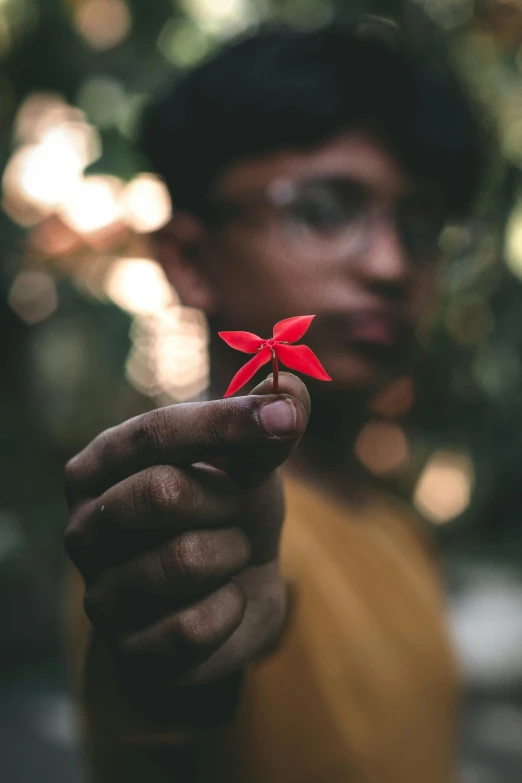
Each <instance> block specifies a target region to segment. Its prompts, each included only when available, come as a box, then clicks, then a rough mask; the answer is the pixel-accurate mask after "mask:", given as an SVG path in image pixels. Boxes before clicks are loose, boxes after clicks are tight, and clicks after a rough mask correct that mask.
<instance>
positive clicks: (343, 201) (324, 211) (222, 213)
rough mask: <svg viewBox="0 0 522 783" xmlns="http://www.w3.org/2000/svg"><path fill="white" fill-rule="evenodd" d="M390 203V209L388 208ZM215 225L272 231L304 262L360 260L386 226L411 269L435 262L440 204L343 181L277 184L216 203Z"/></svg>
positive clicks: (424, 195) (427, 195)
mask: <svg viewBox="0 0 522 783" xmlns="http://www.w3.org/2000/svg"><path fill="white" fill-rule="evenodd" d="M392 201H393V203H392ZM214 206H215V214H216V217H217V219H218V220H219V221H230V220H243V221H247V222H249V223H252V224H257V225H259V224H260V223H262V224H263V225H264V227H265V228H266V227H267V226H271V227H272V228H276V229H277V230H278V232H279V234H280V237H281V238H282V239H283V240H284V241H285V242H286V243H288V246H289V248H291V249H293V250H294V252H296V253H299V254H300V255H301V256H302V257H303V258H307V257H310V256H312V257H314V258H318V257H328V258H330V257H332V256H339V255H354V256H355V255H360V254H364V253H365V252H367V251H368V250H369V249H370V248H371V245H372V242H373V241H374V238H375V236H376V232H378V231H379V230H380V229H382V227H383V226H384V225H386V226H387V227H388V228H392V229H393V230H394V231H395V232H396V236H397V237H398V239H399V241H400V243H401V245H402V247H403V249H404V252H405V253H406V254H407V256H408V258H409V260H410V261H411V262H412V263H413V264H415V265H422V264H425V263H429V262H430V261H433V260H434V259H436V258H437V257H438V250H439V247H438V243H439V237H440V234H441V232H442V229H443V227H444V209H443V204H442V202H441V201H440V199H438V198H437V197H436V196H435V194H432V193H431V192H426V193H424V192H422V193H416V194H412V195H408V196H404V197H402V198H400V199H395V200H392V199H390V198H384V197H383V196H381V195H380V194H378V193H376V192H375V191H373V190H372V189H371V188H369V187H368V186H366V185H365V184H363V183H361V182H358V181H354V180H351V179H348V178H345V177H333V178H325V179H315V180H308V181H303V182H292V181H290V180H284V179H280V180H276V181H274V182H273V183H272V184H271V185H270V186H269V187H268V188H267V189H266V191H264V192H263V193H259V194H250V195H248V196H246V197H245V198H244V199H242V200H240V199H239V198H238V199H237V200H234V201H232V200H227V199H219V198H218V199H216V200H215V204H214Z"/></svg>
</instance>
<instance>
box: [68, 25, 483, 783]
mask: <svg viewBox="0 0 522 783" xmlns="http://www.w3.org/2000/svg"><path fill="white" fill-rule="evenodd" d="M383 29H385V32H386V35H384V36H382V35H381V34H380V32H379V28H377V29H373V28H372V29H369V27H368V26H367V25H362V26H357V25H353V26H350V27H346V26H340V25H331V26H328V27H326V28H324V29H322V30H320V31H317V32H313V33H307V34H302V33H295V32H289V31H268V32H263V33H259V34H258V35H256V36H254V37H253V38H251V39H248V40H245V41H242V42H240V43H236V44H234V45H231V46H229V47H228V48H226V49H225V50H223V51H222V52H221V53H220V54H219V55H218V56H217V57H216V58H215V59H214V60H213V61H211V62H208V63H206V64H204V65H203V66H201V67H200V68H198V69H197V70H195V71H194V72H193V73H191V74H190V75H189V76H187V77H186V79H185V80H184V82H183V83H182V84H180V85H178V86H177V87H175V88H174V89H173V90H172V91H170V92H169V93H167V94H166V95H165V96H164V97H163V98H162V99H160V100H159V101H158V102H157V103H156V104H155V105H154V106H153V107H152V108H151V109H150V111H149V112H148V115H147V116H146V118H145V122H144V133H143V139H144V150H145V152H146V153H147V155H148V156H149V158H150V160H151V161H152V163H153V164H154V166H155V168H156V169H157V170H158V171H159V172H160V173H161V174H162V175H163V176H164V178H165V180H166V182H167V184H168V186H169V189H170V192H171V195H172V199H173V203H174V206H175V212H174V217H173V219H172V221H171V223H170V224H169V225H168V226H167V227H166V228H165V229H164V230H163V231H161V232H160V234H159V235H158V236H157V237H156V251H157V257H158V259H159V260H160V261H161V263H162V264H163V266H164V269H165V271H166V273H167V275H168V277H169V279H170V280H171V281H172V284H173V286H174V287H175V288H176V290H177V292H178V293H179V295H180V297H181V299H182V301H183V302H184V303H185V304H187V305H190V306H193V307H198V308H201V309H202V310H204V311H205V313H206V314H207V316H208V319H209V323H210V326H211V332H212V338H211V359H212V397H213V398H214V399H213V401H210V402H200V403H194V404H184V405H178V406H173V407H170V408H166V409H162V410H156V411H153V412H151V413H149V414H146V415H144V416H140V417H138V418H136V419H134V420H131V421H128V422H126V423H124V424H122V425H121V426H119V427H115V428H113V429H111V430H109V431H107V432H105V433H103V434H102V435H100V436H99V437H98V438H97V439H96V440H95V441H94V442H93V443H91V444H90V445H89V446H88V447H87V448H86V449H85V450H84V451H83V452H82V453H81V454H80V455H79V456H77V457H75V458H74V459H73V460H72V461H71V462H70V464H69V465H68V469H67V475H68V492H69V499H70V503H71V508H72V516H71V522H70V524H69V527H68V530H67V533H66V545H67V549H68V552H69V554H70V556H71V558H72V560H73V562H74V563H75V565H76V566H77V569H78V571H79V572H80V573H81V576H82V577H83V580H84V582H85V585H86V592H85V609H86V614H87V616H88V618H89V621H90V623H87V622H86V621H84V619H83V614H82V609H81V598H82V594H83V585H82V587H80V586H79V585H77V587H76V588H75V592H74V593H73V595H72V597H73V604H74V605H73V618H74V621H75V622H76V625H75V626H74V628H73V634H72V635H73V643H74V645H75V664H76V667H77V675H78V680H79V682H80V683H81V686H82V698H83V702H84V705H85V715H86V725H87V737H88V745H89V750H90V758H91V764H92V769H93V771H94V779H95V780H96V781H109V780H110V781H116V780H118V781H135V780H136V781H138V780H139V781H142V780H143V781H145V780H147V783H148V782H149V781H150V782H151V783H153V781H163V780H169V781H181V780H199V781H205V782H206V781H238V782H239V781H241V782H242V783H246V782H247V781H248V783H279V782H281V783H283V781H284V783H312V782H314V783H315V781H331V782H333V781H346V782H347V783H348V782H349V783H352V781H365V783H384V782H386V783H420V782H421V781H422V783H446V782H448V783H449V781H450V780H453V775H454V771H455V770H454V761H455V759H454V746H455V743H456V734H457V730H456V718H457V691H458V688H457V678H456V675H455V671H454V664H453V660H452V655H451V649H450V645H449V644H448V640H447V638H446V631H445V626H444V608H443V600H442V597H441V590H440V586H439V581H438V576H437V573H436V569H435V567H434V565H433V563H432V562H431V557H430V551H429V547H428V546H427V544H426V541H425V540H424V538H423V534H422V533H421V531H420V530H419V528H418V526H417V521H416V520H415V519H414V518H413V517H412V515H411V514H409V513H408V512H407V511H406V509H405V508H404V507H402V506H401V505H399V504H398V503H396V502H395V501H393V500H392V499H390V498H383V497H382V496H380V495H378V494H377V493H376V492H375V491H374V490H372V489H371V488H370V487H369V485H368V483H367V481H366V480H365V479H364V478H363V476H362V475H361V473H360V472H359V471H358V470H357V468H356V467H355V464H354V461H353V460H352V456H351V455H352V452H353V444H354V439H355V437H356V435H357V432H358V431H359V429H360V427H361V425H362V423H363V421H364V418H365V415H366V414H365V410H366V406H367V402H368V400H369V399H370V398H371V397H372V396H373V395H374V394H375V392H376V391H378V390H379V389H381V388H382V387H383V386H384V385H385V384H386V383H387V382H388V381H389V380H390V379H393V378H394V377H396V376H398V375H400V374H402V373H404V372H407V371H408V370H410V369H411V366H412V361H413V359H414V356H415V349H416V333H417V330H418V328H419V325H420V324H421V322H422V319H423V316H424V315H425V313H426V311H427V310H428V308H429V307H430V305H431V304H432V302H433V299H434V297H435V294H436V290H437V278H438V272H439V251H438V238H439V234H440V231H441V229H442V227H443V225H444V223H445V222H446V221H447V220H448V219H449V218H455V217H458V216H461V215H464V214H466V211H467V210H468V208H469V205H470V202H471V199H472V196H473V193H474V191H475V188H476V184H477V181H478V176H479V168H480V159H481V155H480V140H479V132H478V128H477V125H476V123H475V120H474V118H473V114H472V112H471V110H470V108H469V106H468V104H467V102H466V100H465V99H464V97H463V95H462V93H461V90H460V88H459V87H458V85H457V83H456V81H455V80H454V78H453V77H452V76H451V74H450V73H449V72H448V71H447V69H446V68H445V67H444V65H443V63H442V62H439V61H437V62H435V63H434V64H433V65H428V63H427V58H426V61H425V60H424V59H423V58H418V57H417V56H416V55H415V54H414V53H413V50H412V49H410V47H409V46H408V45H407V44H406V43H405V42H404V41H402V40H401V39H400V37H399V36H397V37H396V38H395V39H394V40H393V41H390V40H389V35H388V28H383ZM303 314H316V318H315V320H314V322H313V325H312V328H311V329H310V331H309V333H308V334H307V342H308V344H309V345H310V347H311V348H312V349H314V351H315V352H316V353H317V355H318V356H319V358H320V359H321V361H322V362H323V364H324V366H325V367H326V369H327V371H328V372H329V374H330V375H331V376H332V378H333V381H332V382H331V383H324V384H321V383H320V382H311V383H310V384H309V390H310V394H309V393H308V391H307V389H306V388H305V386H304V385H303V383H302V382H301V381H300V380H298V379H297V378H296V377H294V376H292V375H289V374H283V375H282V376H281V379H280V392H279V394H277V395H274V394H272V381H271V379H270V378H268V379H267V380H264V381H261V383H260V384H259V385H258V386H257V387H256V388H255V389H253V391H251V393H250V395H248V396H240V397H235V398H232V399H227V400H223V399H220V398H221V397H222V395H223V393H224V391H225V389H226V386H227V385H228V382H229V381H230V379H231V377H232V374H233V373H234V371H235V370H237V369H238V367H239V366H240V364H241V362H242V360H243V359H244V358H245V357H244V355H241V354H237V353H235V352H234V351H232V350H231V349H230V348H228V347H227V346H226V345H225V344H224V343H222V342H221V341H220V340H219V339H218V338H217V331H218V330H229V329H240V330H248V331H252V332H255V333H256V334H259V335H261V336H263V337H268V336H270V335H271V332H272V327H273V325H274V324H275V323H276V321H278V320H281V319H284V318H287V317H290V316H295V315H303ZM308 336H309V339H308ZM310 398H311V399H312V410H313V413H312V417H311V420H310V421H309V422H308V418H309V414H310ZM283 463H286V469H285V479H284V485H283V481H282V478H281V473H280V472H279V470H278V468H279V467H280V466H282V465H283ZM285 502H286V514H285ZM283 521H285V525H284V528H283ZM281 533H282V535H281Z"/></svg>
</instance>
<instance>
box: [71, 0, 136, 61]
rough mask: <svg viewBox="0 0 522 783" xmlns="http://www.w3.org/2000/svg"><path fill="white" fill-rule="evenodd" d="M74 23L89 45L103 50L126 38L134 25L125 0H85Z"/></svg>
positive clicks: (77, 12)
mask: <svg viewBox="0 0 522 783" xmlns="http://www.w3.org/2000/svg"><path fill="white" fill-rule="evenodd" d="M74 24H75V26H76V29H77V30H78V32H79V33H80V35H81V36H82V37H83V38H84V39H85V41H86V42H87V43H88V44H89V46H91V47H92V48H93V49H99V50H102V51H103V50H106V49H112V48H114V47H115V46H117V45H118V44H120V43H122V41H124V40H125V38H126V37H127V36H128V34H129V32H130V30H131V27H132V17H131V13H130V10H129V7H128V5H127V4H126V3H125V2H123V0H83V1H82V2H81V3H80V4H79V7H78V10H77V11H76V14H75V16H74Z"/></svg>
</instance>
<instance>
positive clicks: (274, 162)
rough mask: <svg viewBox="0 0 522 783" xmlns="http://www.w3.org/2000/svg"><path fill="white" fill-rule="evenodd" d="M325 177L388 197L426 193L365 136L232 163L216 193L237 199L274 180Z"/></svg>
mask: <svg viewBox="0 0 522 783" xmlns="http://www.w3.org/2000/svg"><path fill="white" fill-rule="evenodd" d="M323 177H326V178H328V177H346V178H349V179H352V180H355V181H357V182H360V183H361V184H362V185H365V186H367V187H368V188H370V189H372V190H375V191H376V192H378V193H380V194H382V195H383V196H389V197H403V196H405V195H408V194H411V193H414V192H417V191H420V190H422V191H426V189H427V183H425V182H424V183H422V182H419V181H418V180H415V179H414V178H412V177H411V176H410V175H408V174H407V172H406V171H404V169H403V168H402V167H401V165H400V163H399V161H398V160H397V159H396V158H395V157H394V156H393V155H392V154H391V153H390V152H389V151H388V150H387V149H386V148H385V147H384V146H383V145H382V144H381V143H380V142H378V141H377V140H376V139H374V138H373V137H372V136H371V135H370V134H369V133H365V132H363V131H358V132H353V133H346V134H342V135H339V136H337V137H335V138H334V139H331V140H329V141H328V142H326V143H324V144H323V145H321V146H320V147H316V148H314V149H313V150H304V151H303V150H281V151H279V152H277V153H269V154H267V155H264V156H262V157H259V158H253V159H248V160H244V161H240V162H238V163H234V164H232V165H231V166H230V167H229V168H228V169H226V170H225V171H224V172H223V173H222V174H221V176H220V178H219V179H218V181H217V182H216V183H215V189H216V190H217V191H219V194H220V195H221V196H224V197H226V198H241V197H246V196H248V195H249V194H250V193H256V192H259V190H262V189H264V188H266V187H268V186H269V185H270V184H271V183H273V182H274V180H277V179H278V178H281V179H291V180H292V181H294V182H299V181H300V180H301V181H306V180H310V179H316V178H319V179H320V178H323Z"/></svg>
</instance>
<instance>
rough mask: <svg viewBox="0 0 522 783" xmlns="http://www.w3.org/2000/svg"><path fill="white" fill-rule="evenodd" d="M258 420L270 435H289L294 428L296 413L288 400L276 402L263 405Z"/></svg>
mask: <svg viewBox="0 0 522 783" xmlns="http://www.w3.org/2000/svg"><path fill="white" fill-rule="evenodd" d="M259 418H260V419H261V424H262V425H263V427H264V429H265V430H266V431H267V432H268V433H269V434H270V435H291V434H292V433H293V432H294V431H295V428H296V423H297V411H296V409H295V405H294V404H293V403H292V402H290V400H277V401H276V402H269V403H267V404H266V405H263V407H262V408H261V411H260V413H259Z"/></svg>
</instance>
